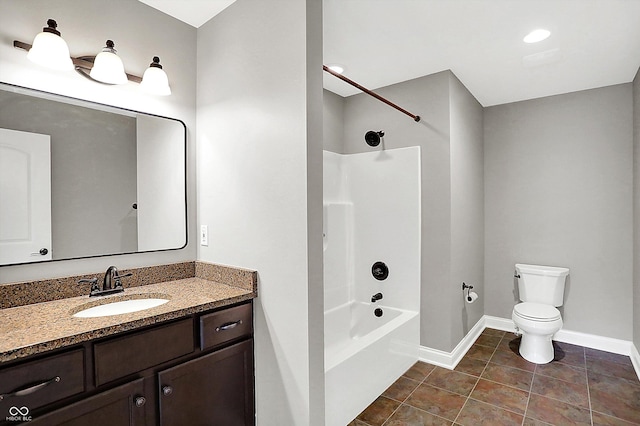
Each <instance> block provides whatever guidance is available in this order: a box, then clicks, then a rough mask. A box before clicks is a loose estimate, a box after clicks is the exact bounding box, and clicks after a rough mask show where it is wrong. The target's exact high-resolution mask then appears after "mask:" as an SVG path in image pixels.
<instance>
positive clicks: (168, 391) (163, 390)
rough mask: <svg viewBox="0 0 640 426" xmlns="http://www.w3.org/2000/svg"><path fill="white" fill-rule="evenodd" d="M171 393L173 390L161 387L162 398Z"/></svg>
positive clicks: (168, 387) (169, 387)
mask: <svg viewBox="0 0 640 426" xmlns="http://www.w3.org/2000/svg"><path fill="white" fill-rule="evenodd" d="M172 393H173V388H172V387H171V386H163V387H162V394H163V395H164V396H169V395H171V394H172Z"/></svg>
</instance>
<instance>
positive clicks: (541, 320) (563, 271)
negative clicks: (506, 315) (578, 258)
mask: <svg viewBox="0 0 640 426" xmlns="http://www.w3.org/2000/svg"><path fill="white" fill-rule="evenodd" d="M567 275H569V269H568V268H559V267H555V266H540V265H526V264H522V263H518V264H516V275H515V277H516V278H518V291H519V293H520V300H521V301H522V303H518V304H517V305H516V306H514V307H513V314H512V316H511V318H512V319H513V322H514V323H515V326H516V330H517V331H518V332H519V333H521V334H522V339H521V341H520V348H519V350H520V355H522V357H523V358H524V359H526V360H527V361H530V362H533V363H536V364H546V363H548V362H551V361H552V360H553V356H554V354H553V343H552V342H551V338H552V337H553V335H554V334H555V333H556V332H558V331H559V330H560V329H561V328H562V316H560V311H559V310H558V309H556V307H557V306H562V303H563V301H564V284H565V280H566V278H567Z"/></svg>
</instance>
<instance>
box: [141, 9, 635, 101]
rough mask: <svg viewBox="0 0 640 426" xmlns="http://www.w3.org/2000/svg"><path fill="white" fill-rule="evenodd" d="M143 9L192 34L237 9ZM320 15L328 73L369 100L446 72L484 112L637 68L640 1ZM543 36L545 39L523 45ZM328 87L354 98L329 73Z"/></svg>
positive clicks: (628, 76)
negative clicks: (536, 33) (531, 35)
mask: <svg viewBox="0 0 640 426" xmlns="http://www.w3.org/2000/svg"><path fill="white" fill-rule="evenodd" d="M140 1H142V2H143V3H146V4H148V5H150V6H152V7H154V8H156V9H159V10H161V11H163V12H165V13H167V14H169V15H172V16H174V17H176V18H178V19H180V20H182V21H184V22H187V23H188V24H190V25H192V26H194V27H196V28H197V27H199V26H200V25H202V24H203V23H205V22H206V21H208V20H209V19H211V18H212V17H213V16H215V15H216V14H217V13H219V12H221V11H222V10H223V9H224V8H226V7H227V6H229V5H230V4H231V3H233V1H234V0H140ZM260 1H264V0H260ZM323 9H324V22H323V25H324V41H323V42H324V63H325V64H326V65H330V64H334V63H338V64H341V65H343V66H345V68H346V70H345V72H344V75H345V76H347V77H349V78H351V79H352V80H355V81H357V82H358V83H360V84H361V85H363V86H365V87H367V88H369V89H372V90H374V89H376V88H379V87H383V86H387V85H390V84H394V83H399V82H401V81H405V80H409V79H413V78H417V77H421V76H424V75H429V74H433V73H436V72H439V71H443V70H447V69H450V70H452V71H453V73H454V74H455V75H456V76H457V77H458V78H459V79H460V80H461V81H462V82H463V83H464V84H465V86H467V88H468V89H469V90H470V91H471V93H473V94H474V96H475V97H476V98H477V99H478V101H480V103H481V104H482V105H484V106H490V105H497V104H502V103H508V102H515V101H520V100H525V99H532V98H538V97H542V96H549V95H554V94H560V93H567V92H573V91H576V90H584V89H590V88H594V87H602V86H608V85H611V84H618V83H627V82H629V81H631V80H632V79H633V77H634V76H635V73H636V72H637V70H638V67H640V0H323ZM540 27H542V28H547V29H549V30H550V31H551V37H549V38H548V39H547V40H544V41H542V42H540V43H537V44H525V43H523V42H522V38H523V37H524V36H525V35H526V34H527V33H528V32H529V31H531V30H533V29H535V28H540ZM530 55H539V56H540V57H536V56H530ZM524 57H528V58H527V59H523V58H524ZM324 87H325V88H327V89H328V90H331V91H332V92H335V93H337V94H339V95H341V96H349V95H352V94H355V93H359V91H358V90H357V89H355V88H353V87H351V86H349V85H347V84H346V83H344V82H342V81H340V80H338V79H337V78H335V77H332V76H330V75H328V74H326V73H325V75H324Z"/></svg>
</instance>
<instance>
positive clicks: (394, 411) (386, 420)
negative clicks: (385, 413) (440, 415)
mask: <svg viewBox="0 0 640 426" xmlns="http://www.w3.org/2000/svg"><path fill="white" fill-rule="evenodd" d="M418 362H422V361H418ZM425 364H427V363H425ZM414 365H415V364H414ZM429 365H433V364H429ZM435 369H436V367H435V366H434V367H433V368H432V369H431V371H429V373H428V374H427V375H426V376H425V377H424V379H422V380H421V381H420V382H419V383H418V386H416V387H415V389H414V390H412V391H411V392H409V395H407V397H406V398H405V399H404V400H402V401H398V400H397V399H393V398H389V399H391V400H393V401H398V402H400V405H398V408H396V409H395V410H393V412H392V413H391V414H389V417H387V418H386V419H385V421H384V422H383V423H382V426H384V425H385V424H387V422H388V421H389V419H390V418H391V417H393V415H394V414H395V413H396V411H398V410H399V409H400V407H402V404H404V403H405V401H406V400H407V399H409V397H411V395H413V393H414V392H415V391H416V390H417V389H418V388H419V387H420V385H422V384H423V383H424V381H425V380H427V378H428V377H429V376H430V375H431V373H433V372H434V370H435ZM400 377H404V378H406V379H408V380H412V381H414V382H417V380H413V379H411V378H409V377H406V376H400ZM396 382H397V380H396ZM394 383H395V382H394ZM407 405H409V404H407ZM409 406H410V407H413V405H409ZM413 408H416V409H419V408H417V407H413ZM422 411H424V410H422ZM427 412H428V411H427ZM429 414H431V413H429Z"/></svg>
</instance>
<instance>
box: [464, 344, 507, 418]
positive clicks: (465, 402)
mask: <svg viewBox="0 0 640 426" xmlns="http://www.w3.org/2000/svg"><path fill="white" fill-rule="evenodd" d="M505 336H506V334H505ZM502 339H504V336H502V338H501V339H500V342H502ZM477 340H478V339H476V341H477ZM500 342H498V344H497V345H496V347H495V348H493V352H491V356H490V357H489V359H488V360H487V363H486V364H485V365H484V368H483V369H482V371H481V372H480V375H479V376H478V378H477V379H476V383H475V384H474V385H473V388H471V390H470V391H469V395H467V399H465V400H464V404H462V407H460V411H458V414H457V415H456V417H455V419H453V424H455V423H456V421H457V420H458V417H460V413H462V410H464V407H465V406H466V405H467V403H468V402H469V399H471V394H472V393H473V391H474V390H475V389H476V386H478V383H479V382H480V377H482V373H484V370H486V369H487V365H489V362H490V361H491V358H493V355H494V354H495V353H496V351H497V350H498V345H500ZM475 343H476V342H475V341H474V342H473V344H472V346H473V345H475ZM480 346H482V345H480ZM485 347H486V346H485ZM458 373H461V371H458ZM463 374H467V373H463ZM469 376H471V374H469Z"/></svg>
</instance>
